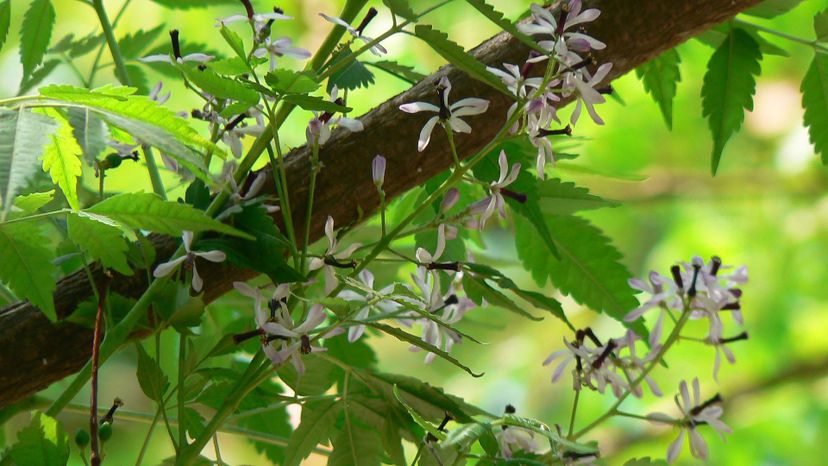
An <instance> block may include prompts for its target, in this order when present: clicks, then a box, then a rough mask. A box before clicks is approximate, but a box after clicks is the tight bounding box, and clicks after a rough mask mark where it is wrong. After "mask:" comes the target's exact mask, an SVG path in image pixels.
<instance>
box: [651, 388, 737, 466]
mask: <svg viewBox="0 0 828 466" xmlns="http://www.w3.org/2000/svg"><path fill="white" fill-rule="evenodd" d="M679 392H680V395H681V399H679V397H678V396H676V397H675V398H674V400H675V402H676V405H677V406H678V407H679V409H680V410H681V412H682V415H683V417H682V418H681V419H673V418H672V417H671V416H669V415H667V414H664V413H651V414H649V415H648V416H647V417H648V418H650V420H652V421H654V422H663V423H668V424H677V425H678V426H679V428H680V430H679V435H678V437H676V439H675V440H674V441H673V442H672V443H671V444H670V446H669V447H668V448H667V462H668V463H672V462H674V461H675V460H676V458H678V455H679V453H681V444H682V443H684V437H685V434H687V435H688V436H689V443H690V453H691V454H692V455H693V456H694V457H696V458H699V459H701V460H706V459H707V452H708V450H707V443H706V442H705V440H704V438H703V437H702V436H701V434H699V433H698V431H697V430H696V428H697V427H698V426H699V425H703V424H707V425H709V426H710V427H712V428H713V430H715V431H716V432H717V433H718V434H719V436H720V437H721V438H722V439H724V435H725V434H729V433H731V432H733V431H732V430H731V429H730V427H728V426H727V424H725V423H724V422H722V421H721V419H720V418H721V417H722V414H723V413H724V410H723V409H722V407H721V401H722V399H721V397H720V396H719V395H718V394H717V395H715V396H714V397H713V398H710V399H709V400H707V401H704V402H702V401H701V396H700V392H701V390H700V389H699V379H698V378H694V379H693V398H692V399H691V398H690V392H689V390H688V389H687V382H686V381H684V380H682V381H681V383H680V384H679Z"/></svg>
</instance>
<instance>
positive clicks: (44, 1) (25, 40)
mask: <svg viewBox="0 0 828 466" xmlns="http://www.w3.org/2000/svg"><path fill="white" fill-rule="evenodd" d="M54 25H55V8H54V7H53V6H52V2H51V0H33V1H32V3H31V4H30V5H29V9H28V10H26V14H25V15H24V16H23V24H22V25H21V26H20V63H22V64H23V80H24V81H25V80H27V79H28V78H29V76H31V74H32V71H34V69H35V67H37V65H39V64H40V63H41V62H42V61H43V55H44V54H45V53H46V49H47V48H48V47H49V39H51V38H52V27H53V26H54Z"/></svg>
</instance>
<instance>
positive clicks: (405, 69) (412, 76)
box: [365, 60, 426, 85]
mask: <svg viewBox="0 0 828 466" xmlns="http://www.w3.org/2000/svg"><path fill="white" fill-rule="evenodd" d="M365 64H366V65H368V66H373V67H375V68H379V69H381V70H382V71H385V72H386V73H388V74H390V75H392V76H396V77H397V78H399V79H402V80H403V81H405V82H407V83H409V84H412V85H413V84H417V83H418V82H420V81H422V80H423V79H425V78H426V75H424V74H420V73H418V72H416V71H414V67H412V66H407V65H401V64H399V63H397V62H395V61H392V60H380V61H376V62H365Z"/></svg>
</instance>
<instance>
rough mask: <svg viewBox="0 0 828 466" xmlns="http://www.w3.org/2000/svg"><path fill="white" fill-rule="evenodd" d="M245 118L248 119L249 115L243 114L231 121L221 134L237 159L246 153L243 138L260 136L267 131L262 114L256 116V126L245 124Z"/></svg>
mask: <svg viewBox="0 0 828 466" xmlns="http://www.w3.org/2000/svg"><path fill="white" fill-rule="evenodd" d="M245 118H247V115H245V114H242V115H238V116H236V117H235V118H233V119H231V120H230V122H228V123H227V125H225V127H224V131H223V132H222V134H221V140H222V141H223V142H224V143H225V144H227V146H228V147H229V148H230V152H232V154H233V156H234V157H236V158H237V159H238V158H241V156H242V155H243V152H244V144H243V143H242V138H243V137H244V136H247V135H250V136H260V135H261V134H262V133H264V131H265V130H266V129H267V127H266V126H265V123H264V118H263V117H262V116H261V114H257V115H256V124H255V125H246V124H244V123H243V121H244V119H245Z"/></svg>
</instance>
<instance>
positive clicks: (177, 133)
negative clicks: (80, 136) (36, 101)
mask: <svg viewBox="0 0 828 466" xmlns="http://www.w3.org/2000/svg"><path fill="white" fill-rule="evenodd" d="M134 90H135V89H134V88H125V87H111V86H108V87H102V88H99V89H95V90H91V91H90V90H88V89H83V88H79V87H73V86H64V85H53V86H46V87H42V88H40V93H41V95H43V96H44V97H47V98H48V99H50V100H54V101H56V102H62V103H68V104H74V105H72V106H73V107H77V106H83V107H86V108H88V109H89V110H91V111H93V112H95V113H96V114H98V115H100V116H101V117H102V118H103V119H104V120H106V121H107V122H108V123H109V124H110V125H112V126H116V127H118V128H120V129H122V130H124V131H126V132H127V133H129V134H130V135H132V136H133V137H134V138H135V139H138V140H139V141H141V142H143V143H146V144H149V145H151V146H155V147H157V148H158V149H159V150H161V151H162V152H164V153H166V154H167V155H169V156H170V157H172V158H174V159H175V160H176V161H178V162H179V163H180V164H181V165H182V166H183V167H184V168H186V169H187V170H190V171H191V172H193V173H194V174H196V175H197V176H199V177H201V178H203V179H205V180H207V179H208V177H207V175H206V168H205V167H204V162H203V160H202V159H201V156H200V155H199V154H198V153H197V152H196V151H195V149H196V148H198V149H207V148H211V149H213V150H214V151H215V150H217V148H216V147H215V145H214V144H212V143H210V142H209V141H207V140H206V139H204V138H202V137H201V136H200V135H199V134H198V133H197V132H196V131H195V129H193V128H192V127H191V126H190V125H189V123H187V120H185V119H183V118H181V117H179V116H178V115H176V114H175V113H174V112H173V111H172V110H170V109H168V108H166V107H163V106H161V105H159V104H158V102H155V101H153V100H150V99H149V98H148V97H146V96H136V95H130V94H132V93H133V92H134ZM219 153H220V152H219Z"/></svg>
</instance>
